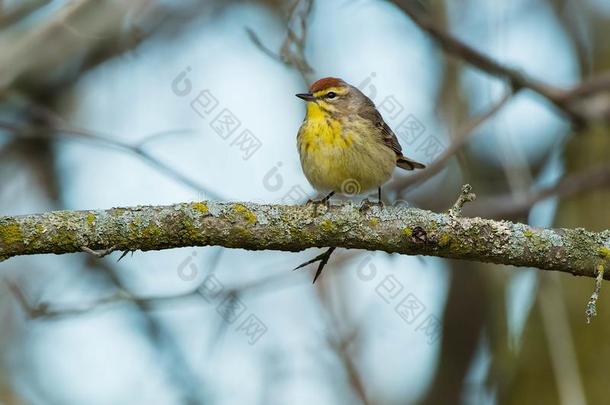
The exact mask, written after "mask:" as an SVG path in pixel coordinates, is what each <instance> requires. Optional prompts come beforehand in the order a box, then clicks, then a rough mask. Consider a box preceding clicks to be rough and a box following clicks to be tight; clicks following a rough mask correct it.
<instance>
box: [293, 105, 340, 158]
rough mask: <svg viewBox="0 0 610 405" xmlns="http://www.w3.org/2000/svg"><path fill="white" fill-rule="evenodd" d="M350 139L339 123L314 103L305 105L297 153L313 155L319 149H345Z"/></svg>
mask: <svg viewBox="0 0 610 405" xmlns="http://www.w3.org/2000/svg"><path fill="white" fill-rule="evenodd" d="M351 144H352V137H351V136H350V135H349V134H347V133H344V131H343V126H342V125H341V122H340V121H339V120H337V119H334V118H333V117H332V116H331V115H330V114H328V113H326V112H325V111H324V110H322V109H321V108H320V107H319V106H318V105H317V104H316V103H308V104H307V117H306V119H305V121H304V122H303V125H302V126H301V130H300V132H299V152H301V153H315V152H317V151H320V150H321V149H334V148H346V147H348V146H350V145H351Z"/></svg>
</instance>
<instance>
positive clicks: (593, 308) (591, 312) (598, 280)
mask: <svg viewBox="0 0 610 405" xmlns="http://www.w3.org/2000/svg"><path fill="white" fill-rule="evenodd" d="M604 271H605V267H604V265H602V264H600V265H598V266H597V277H595V289H594V290H593V294H591V298H589V302H588V303H587V309H586V310H585V315H586V316H587V323H591V318H593V317H594V316H597V299H598V298H599V292H600V290H601V288H602V280H603V279H604Z"/></svg>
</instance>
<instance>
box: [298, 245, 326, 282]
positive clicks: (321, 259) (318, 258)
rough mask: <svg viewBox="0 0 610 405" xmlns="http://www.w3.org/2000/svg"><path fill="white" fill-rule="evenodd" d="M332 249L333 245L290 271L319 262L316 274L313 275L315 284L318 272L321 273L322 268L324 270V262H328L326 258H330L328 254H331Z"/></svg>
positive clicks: (318, 275)
mask: <svg viewBox="0 0 610 405" xmlns="http://www.w3.org/2000/svg"><path fill="white" fill-rule="evenodd" d="M334 251H335V247H331V248H328V249H327V250H326V251H325V252H324V253H322V254H320V255H318V256H316V257H314V258H313V259H311V260H308V261H306V262H305V263H302V264H300V265H298V266H297V267H295V268H294V269H292V271H295V270H298V269H301V268H303V267H305V266H307V265H308V264H312V263H316V262H320V264H319V265H318V269H317V270H316V275H315V276H314V277H313V284H315V282H316V280H317V279H318V277H320V274H322V270H324V267H326V264H327V263H328V260H330V256H331V255H332V254H333V252H334Z"/></svg>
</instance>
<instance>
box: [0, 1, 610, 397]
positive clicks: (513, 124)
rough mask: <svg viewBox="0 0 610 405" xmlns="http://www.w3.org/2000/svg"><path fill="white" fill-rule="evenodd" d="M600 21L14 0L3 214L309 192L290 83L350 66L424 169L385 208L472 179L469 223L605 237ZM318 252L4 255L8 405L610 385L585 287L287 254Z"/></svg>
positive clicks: (535, 274) (442, 193) (602, 390)
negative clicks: (478, 220) (452, 45)
mask: <svg viewBox="0 0 610 405" xmlns="http://www.w3.org/2000/svg"><path fill="white" fill-rule="evenodd" d="M412 17H415V18H416V19H417V21H416V20H414V19H413V18H412ZM422 21H423V22H424V23H425V24H428V28H429V27H436V28H438V29H439V30H440V32H441V34H440V37H442V36H443V35H445V34H444V33H450V38H452V39H454V40H457V41H460V42H462V43H465V44H468V45H469V46H470V47H472V48H474V49H475V50H478V51H480V52H482V53H483V54H484V55H488V56H490V57H492V58H493V59H494V60H496V61H497V62H499V64H500V65H501V66H504V67H507V68H510V69H514V70H511V71H510V72H512V73H514V74H516V75H520V74H525V75H526V77H527V78H528V82H527V83H526V85H522V83H520V82H518V81H516V80H515V79H514V78H513V79H512V80H511V79H510V77H507V76H506V75H504V73H505V72H501V73H500V74H497V72H496V74H490V71H489V70H490V69H483V70H481V69H478V68H477V67H475V66H473V63H475V65H476V61H475V62H473V59H472V57H471V56H469V55H466V54H464V53H463V52H461V53H460V51H459V50H458V52H455V49H454V51H451V50H450V53H451V55H450V54H448V53H447V52H445V51H444V50H443V49H442V48H441V47H439V35H438V31H433V32H430V30H425V29H424V30H422V27H424V26H423V25H422V24H423V23H422ZM425 24H424V25H425ZM609 35H610V3H609V2H608V1H607V0H583V1H576V0H513V1H508V0H505V1H495V2H489V1H483V0H460V1H448V0H445V1H441V0H439V1H420V2H415V1H407V0H400V1H395V2H392V1H381V0H325V1H322V0H317V1H313V0H300V1H295V0H259V1H220V0H218V1H214V0H210V1H204V0H183V1H180V2H171V1H166V0H132V1H129V2H127V1H119V0H104V1H94V0H74V1H59V0H57V1H51V0H2V1H0V215H19V214H26V213H35V212H42V211H49V210H57V209H97V208H110V207H116V206H130V205H137V204H171V203H176V202H184V201H197V200H203V199H218V200H231V201H252V202H265V203H283V204H300V203H302V202H304V201H305V200H307V198H310V197H312V196H314V195H315V193H314V192H313V189H312V188H311V187H310V186H309V184H308V183H307V181H306V179H305V177H304V176H303V174H302V172H301V169H300V163H299V158H298V154H297V150H296V133H297V130H298V128H299V126H300V124H301V121H302V119H303V115H304V104H303V102H302V101H301V100H299V99H297V98H296V97H294V94H295V93H299V92H304V91H305V90H306V89H307V88H308V86H309V84H310V83H311V82H312V81H314V80H316V79H318V78H321V77H325V76H337V77H341V78H343V79H344V80H346V81H347V82H349V83H351V84H353V85H355V86H358V87H359V88H360V89H361V90H362V91H363V92H364V93H365V94H367V95H368V96H369V97H371V99H373V100H374V101H375V103H376V104H377V106H378V107H379V109H380V111H381V112H382V114H383V115H384V117H385V119H386V121H387V122H388V123H389V124H390V126H391V127H392V128H393V129H394V131H395V132H396V134H397V135H398V137H399V140H400V142H401V144H402V146H403V148H404V149H405V151H406V155H407V156H409V157H412V158H414V159H416V160H419V161H423V162H425V163H427V164H430V166H431V169H432V168H434V170H429V171H426V172H425V173H427V174H424V175H421V174H420V175H415V176H414V175H412V174H407V173H404V172H397V173H395V176H394V179H393V181H392V182H390V183H388V184H387V185H386V186H385V188H384V198H385V203H386V204H390V205H393V204H400V205H406V206H415V207H420V208H425V209H430V210H434V211H442V210H446V209H447V208H449V207H450V206H451V205H452V203H453V202H454V201H455V199H456V197H457V195H458V194H459V190H460V187H461V185H462V184H464V183H470V184H472V185H473V187H474V191H475V192H476V193H477V195H478V199H477V201H476V202H475V203H473V204H470V205H468V206H467V207H466V214H467V215H472V216H474V215H480V216H484V217H489V218H497V219H509V220H514V221H520V222H526V223H529V224H532V225H535V226H541V227H551V226H557V227H560V226H561V227H585V228H587V229H590V230H602V229H608V227H610V211H608V209H607V207H608V202H609V201H610V189H609V187H610V162H608V156H610V155H609V152H610V133H609V130H608V128H609V122H610V112H609V111H610V76H609V74H608V73H605V72H608V71H610V42H609V41H608V37H609ZM581 83H583V84H582V85H581ZM320 252H321V251H318V250H315V249H312V250H308V251H305V252H301V253H298V254H297V253H285V252H271V251H267V252H248V251H245V250H239V249H222V248H216V247H206V248H184V249H173V250H167V251H160V252H147V253H142V252H136V253H134V254H130V255H127V256H126V257H124V258H123V259H122V260H121V261H117V259H118V258H119V257H120V255H121V254H120V253H119V252H117V253H114V254H112V255H110V256H107V257H105V258H103V259H98V258H96V257H94V256H93V255H88V254H86V253H83V254H73V255H62V256H54V255H39V256H29V257H17V258H13V259H10V260H8V261H5V262H3V263H2V264H0V281H2V282H0V404H83V403H86V404H133V403H154V404H204V403H205V404H286V403H290V404H309V403H318V404H340V403H363V404H414V403H421V404H452V403H464V404H565V405H567V404H570V405H571V404H602V403H607V391H608V388H607V373H606V372H607V370H608V364H610V345H608V344H606V342H607V339H608V338H609V337H610V298H608V292H607V291H605V290H604V289H602V295H601V298H600V301H599V303H598V308H599V315H598V316H597V317H596V318H594V319H593V321H592V323H591V324H587V322H586V317H585V304H586V302H587V300H588V298H589V296H590V295H591V292H592V290H593V285H594V283H593V280H592V279H586V278H575V277H572V276H570V275H565V274H559V273H553V272H542V271H538V270H535V269H522V268H519V269H517V268H512V267H508V266H498V265H489V264H483V263H473V262H464V261H451V260H443V259H438V258H433V257H409V256H400V255H388V254H386V253H383V252H362V251H351V250H350V251H347V250H337V251H336V252H335V253H334V254H333V256H332V257H331V259H330V262H329V264H328V266H327V268H326V270H325V272H324V274H323V275H322V277H321V278H320V280H319V281H318V282H316V284H315V285H312V283H311V280H312V277H313V271H315V270H314V269H313V268H311V269H309V271H308V270H302V271H299V272H292V271H290V270H291V269H293V268H294V267H296V266H297V265H299V264H300V263H303V262H304V261H307V260H309V259H311V258H313V257H315V256H316V255H317V254H319V253H320Z"/></svg>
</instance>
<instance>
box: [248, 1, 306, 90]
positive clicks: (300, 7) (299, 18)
mask: <svg viewBox="0 0 610 405" xmlns="http://www.w3.org/2000/svg"><path fill="white" fill-rule="evenodd" d="M312 9H313V0H297V1H296V2H295V3H294V5H293V6H292V7H291V9H290V11H289V13H288V20H287V22H286V37H285V38H284V41H283V43H282V46H281V47H280V50H279V52H278V53H275V52H274V51H272V50H271V49H269V48H268V47H267V46H266V45H264V44H263V41H262V40H261V39H260V37H259V36H258V35H257V34H256V32H255V31H254V30H252V29H251V28H246V32H247V34H248V37H249V38H250V40H251V41H252V43H253V44H254V45H255V46H256V47H257V48H258V49H260V50H261V52H263V53H264V54H265V55H267V56H269V57H270V58H272V59H273V60H276V61H278V62H281V63H283V64H285V65H287V66H291V67H293V68H295V69H296V70H297V71H298V72H299V74H300V75H301V77H302V78H303V81H304V82H305V83H306V84H309V83H311V81H312V73H314V70H313V68H312V67H311V65H310V64H309V62H308V61H307V58H306V57H305V45H306V41H307V31H308V19H309V17H310V15H311V10H312Z"/></svg>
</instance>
